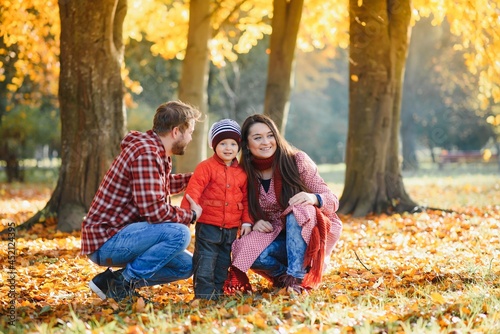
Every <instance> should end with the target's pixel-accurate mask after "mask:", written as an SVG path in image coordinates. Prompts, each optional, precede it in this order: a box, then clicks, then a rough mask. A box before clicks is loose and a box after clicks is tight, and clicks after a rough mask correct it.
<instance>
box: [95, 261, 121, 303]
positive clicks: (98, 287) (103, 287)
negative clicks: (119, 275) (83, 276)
mask: <svg viewBox="0 0 500 334" xmlns="http://www.w3.org/2000/svg"><path fill="white" fill-rule="evenodd" d="M115 276H116V274H115V273H114V272H113V271H111V269H110V268H108V269H106V271H104V272H102V273H100V274H98V275H96V276H95V277H94V278H93V279H92V280H91V281H90V282H89V287H90V289H91V290H92V291H94V292H95V293H96V294H97V295H98V296H99V297H100V298H101V299H102V300H105V299H106V295H107V293H108V291H109V286H110V284H111V282H112V281H113V280H114V279H115Z"/></svg>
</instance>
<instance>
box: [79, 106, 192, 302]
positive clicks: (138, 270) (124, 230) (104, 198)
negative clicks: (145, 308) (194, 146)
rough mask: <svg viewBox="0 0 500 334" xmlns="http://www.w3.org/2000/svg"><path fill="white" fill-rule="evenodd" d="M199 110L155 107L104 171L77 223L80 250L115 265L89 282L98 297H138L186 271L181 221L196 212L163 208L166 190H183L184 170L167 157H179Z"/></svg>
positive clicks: (185, 224) (168, 205)
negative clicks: (147, 123)
mask: <svg viewBox="0 0 500 334" xmlns="http://www.w3.org/2000/svg"><path fill="white" fill-rule="evenodd" d="M200 116H201V113H200V112H199V111H198V110H197V109H195V108H193V107H192V106H190V105H188V104H185V103H182V102H179V101H171V102H167V103H164V104H162V105H160V106H159V107H158V109H157V110H156V114H155V116H154V120H153V129H152V130H149V131H147V132H145V133H142V132H138V131H132V132H130V133H129V134H127V135H126V136H125V138H124V139H123V140H122V143H121V152H120V154H119V155H118V156H117V157H116V158H115V160H114V161H113V164H112V165H111V167H110V169H109V170H108V172H107V173H106V175H105V176H104V178H103V180H102V182H101V184H100V186H99V189H98V190H97V193H96V194H95V197H94V199H93V201H92V204H91V206H90V210H89V212H88V214H87V216H86V217H85V218H84V221H83V223H82V249H81V253H82V254H86V255H88V257H89V258H90V259H91V260H92V261H93V262H95V263H97V264H98V265H101V266H107V267H121V268H122V269H120V270H117V271H111V269H110V268H108V269H107V270H106V271H104V272H102V273H100V274H98V275H96V276H95V277H94V278H93V279H92V280H91V281H90V283H89V286H90V288H91V289H92V291H94V292H95V293H97V294H98V295H99V297H101V298H102V299H106V298H113V299H115V300H117V301H121V300H123V299H124V298H127V297H131V296H138V294H137V292H135V289H136V288H139V287H142V286H149V285H156V284H164V283H168V282H173V281H176V280H180V279H186V278H188V277H190V276H191V275H192V271H193V266H192V255H191V254H190V253H189V252H188V251H187V250H186V248H187V246H188V245H189V241H190V239H191V232H190V230H189V227H188V226H189V224H192V223H194V222H195V221H196V217H200V216H201V213H202V209H201V206H199V205H197V204H196V203H195V202H194V201H193V200H192V199H191V198H189V199H188V200H189V203H190V210H189V209H188V210H185V209H182V208H180V207H177V206H173V205H171V201H170V195H172V194H177V193H179V192H181V191H184V190H185V188H186V186H187V184H188V181H189V179H190V178H191V175H192V173H186V174H171V171H172V158H171V156H172V155H174V154H175V155H183V154H184V151H185V149H186V146H187V145H188V143H189V142H190V141H191V139H192V134H193V131H194V127H195V122H196V121H198V120H199V118H200Z"/></svg>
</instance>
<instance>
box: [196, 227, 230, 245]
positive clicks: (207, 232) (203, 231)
mask: <svg viewBox="0 0 500 334" xmlns="http://www.w3.org/2000/svg"><path fill="white" fill-rule="evenodd" d="M195 231H196V234H195V238H196V239H199V240H203V241H206V242H210V243H212V244H220V243H221V242H222V236H223V231H222V229H221V228H220V227H217V226H213V225H208V224H203V223H197V224H196V228H195Z"/></svg>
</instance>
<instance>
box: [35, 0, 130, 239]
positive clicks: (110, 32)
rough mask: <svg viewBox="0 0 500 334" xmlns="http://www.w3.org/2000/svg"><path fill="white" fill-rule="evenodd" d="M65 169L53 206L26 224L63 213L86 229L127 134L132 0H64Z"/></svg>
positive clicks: (65, 224) (70, 223)
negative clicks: (126, 35)
mask: <svg viewBox="0 0 500 334" xmlns="http://www.w3.org/2000/svg"><path fill="white" fill-rule="evenodd" d="M59 10H60V19H61V54H60V62H61V74H60V81H59V102H60V108H61V169H60V172H59V179H58V182H57V186H56V189H55V190H54V193H53V194H52V197H51V199H50V200H49V202H48V203H47V206H46V207H45V208H44V209H43V210H42V211H40V212H39V213H37V214H36V215H35V216H34V217H32V218H31V219H30V220H29V221H28V222H27V223H26V225H27V226H29V225H32V224H33V223H36V222H38V221H39V220H40V219H41V218H43V217H47V216H51V215H57V218H58V225H57V228H58V229H59V230H61V231H72V230H77V229H80V227H81V222H82V220H83V217H84V216H85V214H86V213H87V210H88V208H89V207H90V204H91V202H92V199H93V197H94V194H95V192H96V190H97V188H98V186H99V183H100V181H101V179H102V177H103V176H104V174H105V173H106V171H107V170H108V168H109V166H110V165H111V162H112V160H113V158H114V157H115V156H116V155H117V154H118V152H119V150H120V141H121V139H122V138H123V136H124V135H125V122H126V119H125V117H126V116H125V107H124V103H123V84H122V79H121V65H122V62H123V51H124V47H123V41H122V26H123V20H124V18H125V14H126V12H127V0H100V1H64V0H60V1H59Z"/></svg>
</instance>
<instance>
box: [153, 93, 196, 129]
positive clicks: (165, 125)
mask: <svg viewBox="0 0 500 334" xmlns="http://www.w3.org/2000/svg"><path fill="white" fill-rule="evenodd" d="M200 117H201V112H200V111H199V110H198V109H196V108H195V107H193V106H191V105H189V104H187V103H184V102H181V101H169V102H165V103H163V104H160V106H159V107H158V108H157V109H156V114H155V117H154V119H153V131H154V132H155V133H156V134H158V135H165V134H167V133H169V132H170V131H172V130H173V128H175V127H176V126H177V127H179V130H180V131H181V132H182V133H184V131H186V129H187V128H188V127H189V122H190V121H191V120H195V121H198V120H199V119H200Z"/></svg>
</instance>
